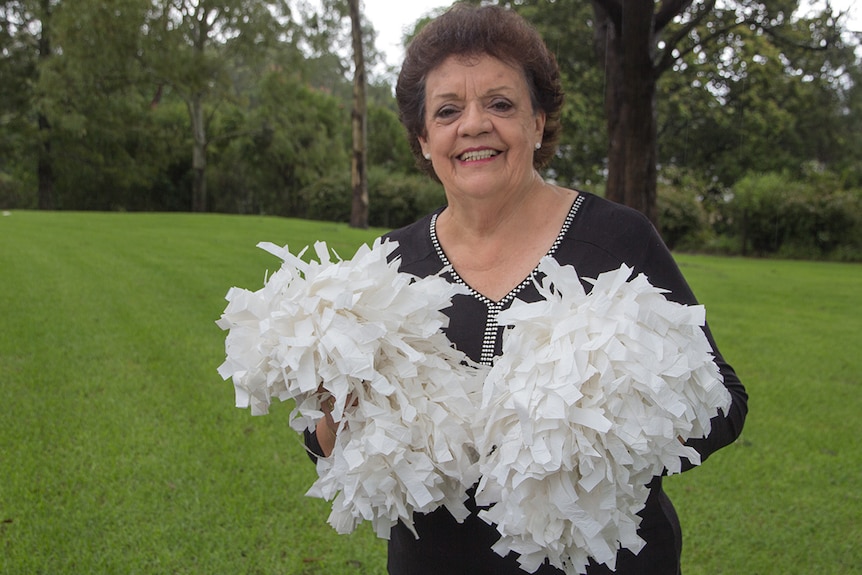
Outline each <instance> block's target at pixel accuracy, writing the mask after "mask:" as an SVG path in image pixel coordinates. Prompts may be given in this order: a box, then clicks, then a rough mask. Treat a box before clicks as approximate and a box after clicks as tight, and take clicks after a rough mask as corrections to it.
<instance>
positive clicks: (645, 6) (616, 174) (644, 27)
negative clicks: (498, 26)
mask: <svg viewBox="0 0 862 575" xmlns="http://www.w3.org/2000/svg"><path fill="white" fill-rule="evenodd" d="M603 4H604V3H600V2H595V1H594V2H593V8H594V11H595V14H596V48H597V49H598V51H599V55H600V56H601V58H602V61H603V62H604V63H605V114H606V118H607V119H606V121H607V127H608V137H609V145H608V181H607V191H606V197H607V198H608V199H610V200H613V201H615V202H618V203H621V204H625V205H627V206H630V207H632V208H635V209H636V210H638V211H640V212H642V213H643V214H645V215H646V216H647V217H648V218H649V219H650V221H652V222H653V224H655V225H657V224H658V210H657V208H656V188H657V176H656V161H657V145H656V138H657V133H656V110H655V98H656V95H655V91H656V79H657V72H656V69H655V65H654V63H653V50H654V39H653V27H654V15H653V9H654V4H653V2H651V1H646V0H621V2H619V3H616V8H618V9H619V11H618V12H617V13H614V12H612V11H609V10H607V9H606V8H605V6H604V5H603Z"/></svg>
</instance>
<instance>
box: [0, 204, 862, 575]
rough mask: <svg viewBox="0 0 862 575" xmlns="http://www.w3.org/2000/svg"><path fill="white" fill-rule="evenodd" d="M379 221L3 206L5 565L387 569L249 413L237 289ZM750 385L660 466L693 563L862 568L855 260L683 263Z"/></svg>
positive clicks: (54, 569)
mask: <svg viewBox="0 0 862 575" xmlns="http://www.w3.org/2000/svg"><path fill="white" fill-rule="evenodd" d="M378 233H379V231H378V232H375V231H373V230H372V231H367V232H360V231H356V230H350V229H348V228H347V227H345V226H341V225H336V224H331V223H315V222H306V221H296V220H286V219H279V218H263V217H247V216H246V217H238V216H218V215H188V214H101V213H40V212H13V213H12V214H11V215H9V216H5V217H2V216H0V278H2V287H0V390H1V391H0V392H2V395H0V400H2V401H0V573H3V574H16V575H17V574H22V575H29V574H36V573H44V574H50V575H54V574H80V573H123V574H125V573H141V574H151V573H174V574H186V573H188V574H192V573H193V574H213V573H217V574H221V573H224V574H245V573H249V574H251V573H260V574H267V575H269V574H327V575H338V574H348V573H349V574H356V573H359V574H362V573H368V574H382V573H385V554H386V548H385V542H383V541H379V540H377V539H376V538H375V537H374V536H373V534H372V533H371V531H370V529H368V526H367V525H364V526H362V527H361V528H360V529H359V530H358V531H357V532H356V533H355V534H353V535H350V536H339V535H337V534H335V532H334V531H333V530H332V529H331V528H330V527H329V526H328V525H327V524H326V517H327V515H328V505H327V503H326V502H323V501H319V500H316V499H311V498H308V497H305V496H304V492H305V490H306V489H307V488H308V487H309V486H310V485H311V483H312V482H313V480H314V477H315V471H314V467H313V465H312V464H311V463H310V461H309V460H308V458H307V457H306V455H305V452H304V449H303V446H302V443H301V440H300V438H299V436H298V435H297V434H296V433H294V432H293V431H292V430H291V429H290V428H289V427H288V425H287V416H288V413H289V408H288V406H287V405H276V406H274V408H273V410H272V413H271V414H270V415H268V416H266V417H254V418H253V417H251V415H250V414H249V412H248V411H244V410H239V409H236V408H235V407H233V399H234V397H233V387H232V385H231V384H230V382H224V381H221V379H220V377H219V376H218V374H217V373H216V371H215V370H216V367H217V366H218V365H219V364H220V363H221V361H222V360H223V359H224V336H225V333H224V332H222V331H221V330H219V329H218V327H216V326H215V323H214V321H215V320H216V319H217V318H218V316H219V314H220V313H221V311H222V310H223V309H224V306H225V304H226V302H225V301H224V299H223V298H224V295H225V293H226V292H227V290H228V288H230V287H231V286H232V285H238V286H241V287H245V288H249V289H257V288H258V287H260V286H261V285H262V283H263V277H264V273H265V272H266V270H267V269H269V270H273V269H275V267H276V266H277V265H278V260H277V259H276V258H274V257H272V256H270V255H268V254H266V253H265V252H263V251H262V250H259V249H257V248H255V244H256V243H257V242H259V241H272V242H274V243H277V244H285V243H288V244H290V246H291V248H292V249H294V250H296V249H299V248H301V247H303V246H305V245H307V244H310V243H313V242H314V241H315V240H317V239H325V240H326V241H327V242H328V243H329V244H330V245H331V246H332V247H334V248H335V249H336V250H337V251H338V252H339V253H340V254H341V255H342V256H344V257H349V256H351V255H352V253H353V250H354V249H355V247H356V246H357V245H359V244H360V243H362V242H366V241H370V240H371V239H372V238H374V237H375V236H376V235H378ZM679 261H680V263H681V265H682V268H683V270H684V272H685V274H686V276H687V277H688V278H689V281H690V282H691V284H692V285H693V287H694V289H695V292H696V293H697V294H698V295H699V297H700V299H701V301H702V302H703V303H704V304H706V306H707V310H708V317H709V320H710V323H711V325H712V327H713V331H714V333H715V335H716V337H717V339H718V341H719V344H720V346H721V348H722V351H723V352H724V354H725V355H726V356H727V358H728V359H729V360H730V361H731V363H733V364H734V366H735V367H736V368H737V371H738V372H739V373H740V375H741V377H742V379H743V381H744V382H745V383H746V385H747V386H748V389H749V393H750V395H751V400H750V406H751V412H750V414H749V420H748V423H747V426H746V429H745V432H744V433H743V437H742V438H741V439H740V441H739V442H737V443H736V444H734V445H732V446H731V447H729V448H727V449H725V450H723V451H721V452H719V453H717V454H715V455H714V456H713V457H712V458H711V459H710V460H709V461H708V462H707V463H706V464H705V465H704V466H703V467H702V468H699V469H695V470H693V471H691V472H688V473H686V474H684V475H682V476H678V477H673V478H671V479H669V480H668V481H667V485H668V489H669V491H670V493H671V495H672V497H673V498H674V500H675V502H676V504H677V508H678V511H679V513H680V516H681V520H682V522H683V529H684V533H685V551H684V572H685V573H686V575H692V574H699V573H702V574H718V573H728V574H730V573H732V574H737V573H746V575H751V574H757V573H761V574H763V573H776V574H791V573H799V574H806V575H809V574H828V573H835V574H838V573H841V574H843V573H862V521H860V520H859V517H860V516H862V495H860V491H862V445H860V439H859V438H860V436H862V417H860V416H859V413H860V411H862V376H860V373H862V354H860V353H859V347H860V343H862V305H860V304H862V290H860V287H862V266H858V265H839V264H824V263H812V262H786V261H771V260H746V259H724V258H714V257H701V256H680V257H679Z"/></svg>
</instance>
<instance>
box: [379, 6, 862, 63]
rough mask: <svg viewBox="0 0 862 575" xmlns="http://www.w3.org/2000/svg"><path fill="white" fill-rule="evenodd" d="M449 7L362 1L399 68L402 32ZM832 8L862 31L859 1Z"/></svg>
mask: <svg viewBox="0 0 862 575" xmlns="http://www.w3.org/2000/svg"><path fill="white" fill-rule="evenodd" d="M812 3H813V4H821V5H822V3H823V1H822V0H815V1H814V2H812ZM451 4H452V2H444V1H440V0H405V1H403V2H398V3H395V2H393V0H363V5H364V14H365V17H366V18H367V19H368V20H369V21H370V22H371V24H372V26H374V29H375V30H376V31H377V49H378V50H380V51H381V52H383V53H384V54H386V61H387V63H388V64H389V65H391V66H400V65H401V60H402V58H403V57H404V52H403V49H402V47H401V37H402V36H403V35H404V31H405V29H407V28H409V27H411V26H412V25H413V23H414V22H416V20H418V19H419V18H421V17H422V16H424V15H425V14H427V13H428V12H429V11H431V10H433V9H434V8H438V7H441V6H450V5H451ZM832 7H833V8H834V9H836V10H845V9H849V10H850V12H851V26H850V27H851V28H852V29H853V30H857V31H862V0H832Z"/></svg>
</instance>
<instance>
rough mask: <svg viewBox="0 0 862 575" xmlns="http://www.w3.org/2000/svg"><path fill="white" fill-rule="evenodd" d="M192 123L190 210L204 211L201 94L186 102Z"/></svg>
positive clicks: (204, 140) (204, 141)
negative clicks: (192, 177)
mask: <svg viewBox="0 0 862 575" xmlns="http://www.w3.org/2000/svg"><path fill="white" fill-rule="evenodd" d="M188 106H189V117H190V118H191V123H192V140H193V144H192V145H193V146H194V147H193V149H192V171H193V176H194V179H193V181H192V211H193V212H205V211H206V209H207V181H206V167H207V132H206V125H205V123H204V104H203V95H201V94H194V95H193V96H192V97H191V100H190V101H189V103H188Z"/></svg>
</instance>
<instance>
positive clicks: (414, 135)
mask: <svg viewBox="0 0 862 575" xmlns="http://www.w3.org/2000/svg"><path fill="white" fill-rule="evenodd" d="M482 55H488V56H492V57H494V58H497V59H498V60H500V61H502V62H505V63H507V64H509V65H513V66H515V67H518V68H521V69H522V70H523V71H524V76H525V77H526V79H527V87H528V88H529V90H530V97H531V98H532V102H533V110H534V111H540V110H541V111H542V112H544V113H545V116H546V119H545V130H544V133H543V134H542V147H541V148H540V149H539V150H537V151H536V153H535V154H534V155H533V165H534V167H535V168H537V169H539V168H542V167H544V166H546V165H547V164H548V162H550V160H551V158H553V156H554V154H555V153H556V151H557V142H558V140H559V137H560V128H561V125H560V115H561V110H562V107H563V88H562V83H561V81H560V70H559V68H558V66H557V60H556V58H554V55H553V54H552V53H551V52H550V51H549V50H548V48H547V46H545V43H544V42H543V41H542V38H541V36H539V33H538V32H537V31H536V29H535V28H533V26H532V25H530V24H529V23H528V22H527V21H526V20H525V19H524V18H523V17H521V16H520V15H519V14H517V13H515V12H513V11H512V10H508V9H505V8H501V7H499V6H473V5H470V4H461V3H459V4H455V5H454V6H452V8H450V9H449V10H447V11H446V12H445V13H443V14H442V15H441V16H439V17H438V18H436V19H435V20H432V21H431V22H429V23H428V24H427V25H426V26H425V27H424V28H422V30H420V32H419V33H418V34H417V35H416V37H415V38H414V39H413V40H412V41H411V42H410V44H409V45H408V46H407V54H406V56H405V57H404V64H403V65H402V67H401V72H400V73H399V75H398V83H397V84H396V86H395V98H396V100H397V101H398V112H399V117H400V118H401V123H402V124H404V127H405V128H407V135H408V138H409V142H410V150H411V151H412V152H413V155H414V156H415V158H416V162H417V165H418V166H419V168H420V169H422V170H423V171H424V172H426V173H428V174H429V175H431V176H432V177H434V178H435V179H437V176H436V174H435V173H434V169H433V167H432V166H431V162H430V161H428V160H426V159H425V158H424V156H423V155H422V148H421V146H420V145H419V141H418V138H419V137H420V136H422V137H424V136H426V135H427V134H426V133H425V80H426V78H427V77H428V73H429V72H431V71H432V70H433V69H434V68H436V67H437V66H439V65H440V64H442V63H443V62H444V61H445V60H446V59H447V58H449V57H450V56H464V57H471V56H482Z"/></svg>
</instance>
